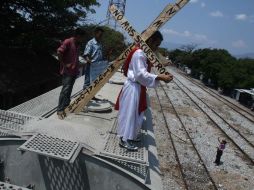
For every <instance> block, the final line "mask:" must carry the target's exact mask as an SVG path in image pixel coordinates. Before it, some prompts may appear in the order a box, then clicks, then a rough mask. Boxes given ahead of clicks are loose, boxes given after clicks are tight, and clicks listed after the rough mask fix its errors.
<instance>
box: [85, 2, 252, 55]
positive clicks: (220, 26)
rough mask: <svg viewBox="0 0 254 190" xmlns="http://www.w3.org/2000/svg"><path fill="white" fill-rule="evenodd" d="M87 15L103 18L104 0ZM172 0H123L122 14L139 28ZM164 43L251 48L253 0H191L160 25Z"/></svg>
mask: <svg viewBox="0 0 254 190" xmlns="http://www.w3.org/2000/svg"><path fill="white" fill-rule="evenodd" d="M98 2H99V3H100V4H101V6H100V7H95V11H96V14H91V15H89V19H91V20H92V21H94V22H96V23H98V22H100V21H102V20H104V19H106V13H107V8H108V0H99V1H98ZM174 2H175V1H174V0H170V1H169V0H127V3H126V13H125V16H126V18H127V19H128V20H129V21H130V22H131V24H132V25H133V27H134V28H135V29H136V30H137V31H138V32H142V31H143V30H144V29H145V28H146V27H147V26H148V25H149V24H150V23H151V22H152V21H153V20H154V18H155V17H157V15H158V14H159V13H160V11H161V10H162V9H163V8H164V7H165V6H166V5H167V4H168V3H174ZM161 31H162V33H163V35H164V42H165V43H164V45H165V44H167V46H169V48H170V44H190V43H194V44H198V47H199V48H203V47H211V48H224V49H227V50H228V51H229V52H230V53H232V54H234V55H238V54H244V53H250V52H254V0H191V2H190V3H188V4H187V5H186V6H185V7H184V8H183V9H182V10H181V11H179V12H178V13H177V14H176V15H175V16H174V17H173V18H172V19H171V20H170V21H169V22H168V23H167V24H166V25H165V26H163V28H162V29H161ZM172 46H173V45H172Z"/></svg>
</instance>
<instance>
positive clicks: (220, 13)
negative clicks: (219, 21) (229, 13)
mask: <svg viewBox="0 0 254 190" xmlns="http://www.w3.org/2000/svg"><path fill="white" fill-rule="evenodd" d="M210 16H212V17H223V16H224V15H223V13H222V12H221V11H214V12H211V13H210Z"/></svg>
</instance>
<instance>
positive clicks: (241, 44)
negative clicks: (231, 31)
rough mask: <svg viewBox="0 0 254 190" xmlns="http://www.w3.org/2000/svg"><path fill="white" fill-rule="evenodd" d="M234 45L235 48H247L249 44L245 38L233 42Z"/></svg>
mask: <svg viewBox="0 0 254 190" xmlns="http://www.w3.org/2000/svg"><path fill="white" fill-rule="evenodd" d="M232 46H233V47H235V48H246V47H247V45H246V43H245V42H244V41H243V40H237V41H234V42H232Z"/></svg>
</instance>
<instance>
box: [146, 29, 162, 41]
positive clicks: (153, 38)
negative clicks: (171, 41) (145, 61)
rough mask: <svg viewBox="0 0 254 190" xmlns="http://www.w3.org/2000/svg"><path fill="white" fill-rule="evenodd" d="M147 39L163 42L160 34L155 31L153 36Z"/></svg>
mask: <svg viewBox="0 0 254 190" xmlns="http://www.w3.org/2000/svg"><path fill="white" fill-rule="evenodd" d="M149 39H152V40H155V39H160V40H161V41H163V36H162V34H161V32H160V31H158V30H157V31H156V32H154V33H153V35H152V36H151V37H150V38H149Z"/></svg>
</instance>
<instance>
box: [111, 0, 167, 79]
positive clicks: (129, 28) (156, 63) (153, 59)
mask: <svg viewBox="0 0 254 190" xmlns="http://www.w3.org/2000/svg"><path fill="white" fill-rule="evenodd" d="M109 11H110V13H111V14H112V15H113V17H114V18H115V19H116V21H117V22H118V23H119V24H120V25H121V27H122V28H123V29H124V30H125V31H126V32H127V33H128V34H129V35H130V37H132V38H133V40H134V41H135V43H136V44H139V46H140V48H141V49H142V50H143V51H144V53H145V55H146V57H147V58H148V60H149V61H150V62H151V64H152V65H153V66H154V68H156V69H157V71H158V72H159V73H160V74H169V73H168V72H167V70H166V69H165V68H164V66H163V65H162V64H161V63H160V60H159V59H158V57H157V56H156V55H155V54H154V52H153V51H152V50H151V48H150V47H149V46H148V45H147V44H146V42H145V40H144V39H143V38H142V36H141V35H139V34H138V32H137V31H136V30H135V29H134V28H133V27H132V26H131V24H130V23H129V21H128V20H127V19H126V18H125V17H124V15H123V13H122V12H120V11H119V10H118V9H117V7H116V6H115V5H111V6H110V8H109Z"/></svg>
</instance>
